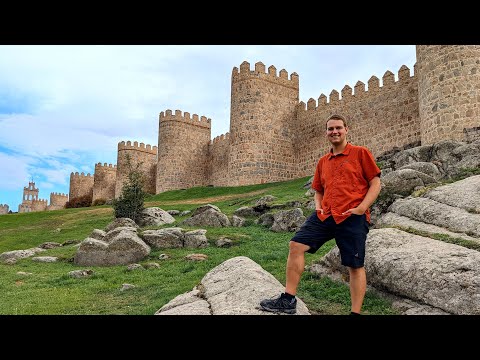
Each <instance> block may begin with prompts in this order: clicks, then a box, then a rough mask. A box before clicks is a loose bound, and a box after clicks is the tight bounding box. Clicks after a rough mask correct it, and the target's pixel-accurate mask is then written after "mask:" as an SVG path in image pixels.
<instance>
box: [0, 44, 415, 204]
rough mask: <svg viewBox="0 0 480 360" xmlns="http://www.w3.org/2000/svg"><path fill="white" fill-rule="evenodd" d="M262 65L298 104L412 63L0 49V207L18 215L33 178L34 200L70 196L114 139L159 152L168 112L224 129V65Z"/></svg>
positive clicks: (81, 48)
mask: <svg viewBox="0 0 480 360" xmlns="http://www.w3.org/2000/svg"><path fill="white" fill-rule="evenodd" d="M244 60H246V61H248V62H249V63H250V64H251V69H252V70H253V67H254V64H255V63H256V62H258V61H261V62H263V63H264V64H265V66H266V67H267V68H268V67H269V66H270V65H274V66H275V67H276V68H277V73H278V71H280V70H281V69H285V70H287V72H288V74H289V76H290V74H291V73H292V72H296V73H297V74H298V75H299V77H300V100H302V101H304V102H307V101H308V99H309V98H314V99H317V98H318V97H319V96H320V94H322V93H324V94H325V95H327V96H328V95H329V94H330V92H331V91H332V90H333V89H335V90H337V91H338V92H340V91H341V89H342V88H343V87H344V86H345V85H347V84H348V85H350V86H351V87H352V88H353V87H354V85H355V83H356V82H357V81H358V80H361V81H363V82H364V83H365V84H367V81H368V79H369V78H370V77H371V76H372V75H375V76H377V77H378V78H380V79H381V78H382V76H383V74H384V73H385V71H387V70H390V71H392V72H393V73H394V74H395V78H396V79H398V75H397V71H398V69H399V68H400V67H401V66H402V65H406V66H408V67H409V68H410V69H411V74H413V65H414V64H415V46H414V45H388V46H384V45H374V46H370V45H369V46H363V45H362V46H361V45H353V46H347V45H337V46H334V45H282V46H280V45H275V46H273V45H264V46H259V45H255V46H248V45H192V46H186V45H181V46H176V45H151V46H150V45H148V46H147V45H134V46H126V45H125V46H112V45H108V46H101V45H95V46H93V45H74V46H65V45H62V46H44V45H36V46H28V45H21V46H5V45H0V204H8V205H9V207H10V209H11V210H12V211H18V205H19V203H21V201H22V192H23V187H24V186H27V185H28V181H29V180H30V179H33V181H35V183H36V186H37V187H38V188H39V189H40V193H39V198H42V199H48V200H49V199H50V193H51V192H61V193H67V194H68V191H69V179H70V173H71V172H72V171H73V172H75V171H78V172H82V171H83V172H85V173H88V172H90V173H91V174H92V175H93V171H94V167H95V163H97V162H101V163H104V162H106V163H112V164H114V163H116V156H117V151H116V149H117V144H118V142H119V141H128V140H131V141H138V142H144V143H145V144H151V145H158V144H157V141H158V140H157V136H158V114H159V113H160V112H161V111H165V110H167V109H171V110H173V111H174V110H176V109H178V110H181V111H182V112H183V111H188V112H190V114H198V115H199V116H202V115H204V116H206V117H208V118H211V119H212V138H213V137H215V136H218V135H221V134H225V133H226V132H228V131H229V128H230V119H229V118H230V85H231V84H230V78H231V72H232V69H233V67H235V66H237V67H239V66H240V64H241V63H242V62H243V61H244Z"/></svg>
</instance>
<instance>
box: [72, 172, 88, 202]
mask: <svg viewBox="0 0 480 360" xmlns="http://www.w3.org/2000/svg"><path fill="white" fill-rule="evenodd" d="M85 195H88V196H92V195H93V176H92V175H90V173H88V174H87V175H85V173H83V172H82V173H80V174H79V173H78V172H75V173H73V172H72V173H71V174H70V191H69V194H68V197H69V199H70V201H72V200H73V199H75V198H78V197H80V196H85Z"/></svg>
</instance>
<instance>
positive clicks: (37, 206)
mask: <svg viewBox="0 0 480 360" xmlns="http://www.w3.org/2000/svg"><path fill="white" fill-rule="evenodd" d="M38 192H39V189H37V188H36V187H35V182H33V181H29V182H28V187H24V188H23V199H22V203H21V204H20V205H18V212H19V213H23V212H35V211H46V210H59V209H63V208H64V207H65V204H66V202H67V201H68V195H67V194H60V193H50V205H48V201H47V200H44V199H39V198H38Z"/></svg>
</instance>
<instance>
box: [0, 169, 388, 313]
mask: <svg viewBox="0 0 480 360" xmlns="http://www.w3.org/2000/svg"><path fill="white" fill-rule="evenodd" d="M307 180H308V177H306V178H301V179H297V180H292V181H287V182H279V183H270V184H261V185H251V186H240V187H196V188H191V189H187V190H176V191H168V192H164V193H162V194H158V195H155V196H151V197H149V198H148V199H147V200H146V202H145V207H150V206H158V207H161V208H162V209H164V210H171V209H176V210H194V209H196V208H197V207H198V206H199V205H200V204H206V203H210V204H214V205H216V206H218V207H219V208H220V209H221V210H222V212H224V213H225V214H227V215H229V216H230V215H232V214H233V212H234V211H235V210H236V209H238V208H239V207H241V206H247V205H253V204H254V203H255V201H256V200H257V199H258V198H260V197H261V196H264V195H274V196H276V197H277V200H276V201H275V203H285V202H287V201H290V200H297V199H305V196H304V194H305V192H306V189H304V188H303V185H304V184H305V182H306V181H307ZM310 213H311V210H306V209H304V214H305V215H306V216H308V215H309V214H310ZM188 216H189V215H187V216H184V217H179V216H175V219H176V222H175V223H173V224H169V225H165V226H164V227H171V226H180V227H183V228H185V229H189V228H188V227H186V226H183V225H179V223H180V222H181V221H183V220H184V219H185V218H186V217H188ZM112 220H113V210H112V208H111V207H110V206H106V205H103V206H98V207H90V208H78V209H66V210H58V211H49V212H36V213H22V214H9V215H2V216H0V253H2V252H5V251H11V250H19V249H27V248H31V247H35V246H37V245H40V244H42V243H44V242H47V241H54V242H58V243H64V242H65V241H68V240H76V241H77V242H80V241H82V240H83V239H85V238H86V237H87V236H88V235H89V234H90V233H91V232H92V230H93V229H95V228H97V229H103V228H104V227H105V226H106V225H107V224H108V223H109V222H111V221H112ZM246 225H247V226H245V227H241V228H236V227H227V228H209V227H203V228H205V229H207V234H206V236H207V238H208V240H209V243H210V246H208V247H207V248H202V249H185V248H181V249H163V250H152V252H151V254H150V255H149V257H148V258H146V259H144V260H143V261H142V262H141V264H146V263H148V262H157V263H158V264H160V268H153V269H148V270H142V271H139V270H137V271H127V270H126V266H111V267H80V266H76V265H74V264H73V256H74V255H75V252H76V247H74V246H72V245H68V246H63V247H59V248H55V249H51V250H47V251H45V252H42V253H41V254H38V255H37V256H40V255H41V256H57V257H59V259H60V260H59V261H58V262H56V263H39V262H35V261H32V260H31V258H27V259H23V260H19V261H18V262H17V263H16V264H15V265H6V264H0V288H1V289H2V291H0V314H3V315H5V314H140V315H151V314H154V313H155V311H157V310H158V309H159V308H160V307H161V306H162V305H164V304H166V303H167V302H169V301H170V300H171V299H173V298H174V297H175V296H177V295H179V294H182V293H184V292H187V291H190V290H192V288H193V287H194V286H195V285H197V284H198V283H199V282H200V280H201V279H202V277H203V276H204V275H205V274H206V273H207V272H208V271H210V270H211V269H212V268H214V267H215V266H217V265H219V264H220V263H222V262H223V261H225V260H227V259H229V258H232V257H235V256H240V255H243V256H247V257H249V258H251V259H252V260H253V261H255V262H257V263H258V264H260V265H261V266H262V267H263V268H264V269H265V270H267V271H268V272H270V273H272V274H273V275H274V276H275V277H276V278H277V279H278V280H279V281H280V282H281V283H282V284H285V264H286V260H287V255H288V243H289V240H290V238H291V236H292V235H293V233H275V232H272V231H270V230H269V229H268V228H266V227H263V226H260V225H256V224H254V222H253V219H248V220H247V224H246ZM191 229H193V228H191ZM221 236H225V237H228V238H230V239H232V240H233V241H234V246H232V247H230V248H218V247H216V246H215V244H214V243H215V240H217V239H218V238H220V237H221ZM334 245H335V242H334V240H331V241H330V242H328V243H327V244H326V245H325V246H324V247H323V248H322V249H320V250H319V251H318V252H317V253H316V254H313V255H311V254H307V255H306V265H309V264H311V263H312V261H314V260H317V259H319V258H320V257H322V256H323V255H324V254H326V253H327V252H328V251H329V250H330V249H331V248H332V247H333V246H334ZM191 253H202V254H206V255H208V259H207V260H206V261H203V262H191V261H187V260H185V259H184V257H185V256H186V255H188V254H191ZM160 254H167V255H168V256H169V258H168V259H167V260H159V259H158V257H159V255H160ZM87 268H88V269H92V270H94V271H95V274H94V275H93V276H92V277H90V278H83V279H74V278H71V277H69V276H68V275H67V274H68V272H69V271H72V270H78V269H87ZM18 272H25V273H31V275H22V274H17V273H18ZM124 283H128V284H133V285H135V288H133V289H130V290H128V291H121V290H120V289H121V288H122V284H124ZM298 296H299V297H301V298H302V299H303V300H304V301H305V303H306V304H307V306H308V308H309V309H310V311H311V312H312V313H316V314H349V312H350V295H349V289H348V286H346V285H344V284H342V283H339V282H334V281H332V280H330V279H328V278H326V277H323V278H319V277H318V276H316V275H313V274H311V273H307V272H305V273H304V274H303V277H302V281H301V283H300V286H299V290H298ZM363 312H364V314H394V313H395V311H394V310H393V309H392V308H391V306H390V304H389V303H388V302H387V301H386V300H384V299H381V298H379V297H378V296H376V295H375V294H373V293H370V292H367V296H366V298H365V302H364V307H363Z"/></svg>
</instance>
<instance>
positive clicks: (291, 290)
mask: <svg viewBox="0 0 480 360" xmlns="http://www.w3.org/2000/svg"><path fill="white" fill-rule="evenodd" d="M308 249H310V246H308V245H304V244H301V243H298V242H295V241H290V250H289V252H288V259H287V283H286V285H285V292H286V293H288V294H290V295H296V294H297V286H298V283H299V282H300V278H301V276H302V273H303V270H304V268H305V252H306V251H307V250H308Z"/></svg>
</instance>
